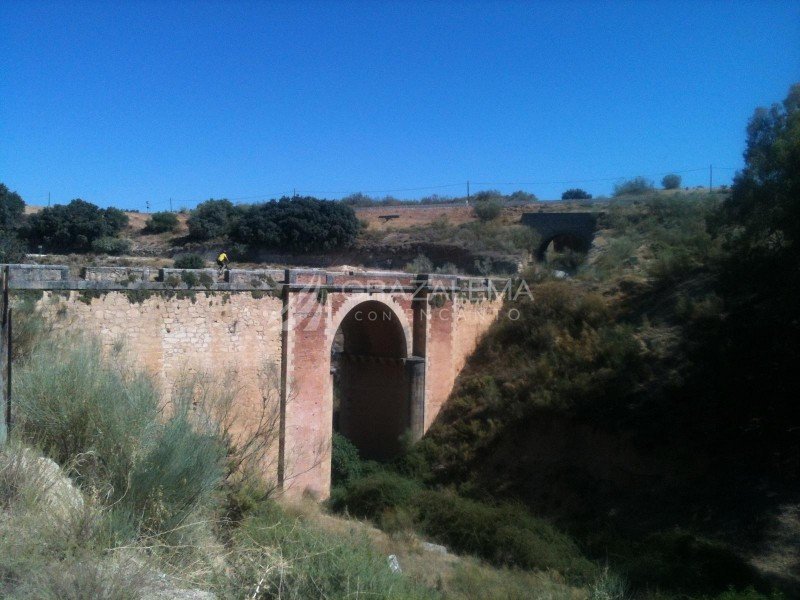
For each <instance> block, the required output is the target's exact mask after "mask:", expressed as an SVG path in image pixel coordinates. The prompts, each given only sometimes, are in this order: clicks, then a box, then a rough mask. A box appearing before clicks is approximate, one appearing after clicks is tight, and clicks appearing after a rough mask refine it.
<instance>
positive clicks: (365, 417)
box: [331, 300, 411, 460]
mask: <svg viewBox="0 0 800 600" xmlns="http://www.w3.org/2000/svg"><path fill="white" fill-rule="evenodd" d="M407 348H408V345H407V340H406V332H405V331H404V327H403V323H402V322H401V320H400V317H399V316H398V314H397V313H396V312H395V311H394V310H393V309H392V308H391V307H390V306H388V305H387V304H385V303H383V302H380V301H378V300H365V301H364V302H361V303H360V304H358V305H356V306H355V307H353V308H351V309H350V310H349V312H348V313H347V314H346V315H345V316H344V318H343V319H342V320H341V323H340V325H339V327H338V329H337V330H336V333H335V335H334V338H333V344H332V347H331V367H332V368H331V371H332V373H333V430H334V431H336V432H339V433H341V434H342V435H344V436H345V437H347V438H348V439H349V440H350V441H351V442H353V444H354V445H355V446H356V447H357V448H358V450H359V452H360V454H361V456H362V457H363V458H367V459H374V460H388V459H391V458H393V457H394V456H396V455H397V454H399V453H400V451H401V450H402V444H401V436H403V434H404V433H405V432H406V431H407V430H408V429H409V428H410V426H411V372H410V369H409V365H410V363H409V361H408V359H409V356H408V350H407Z"/></svg>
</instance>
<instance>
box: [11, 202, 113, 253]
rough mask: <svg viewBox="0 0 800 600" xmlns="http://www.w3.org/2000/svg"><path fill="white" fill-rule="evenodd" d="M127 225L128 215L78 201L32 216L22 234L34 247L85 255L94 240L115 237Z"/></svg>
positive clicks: (50, 208)
mask: <svg viewBox="0 0 800 600" xmlns="http://www.w3.org/2000/svg"><path fill="white" fill-rule="evenodd" d="M127 224H128V216H127V215H126V214H125V213H123V212H122V211H121V210H119V209H117V208H106V209H103V208H99V207H97V206H95V205H94V204H91V203H89V202H85V201H83V200H80V199H76V200H73V201H72V202H70V203H69V204H67V205H60V204H58V205H56V206H52V207H47V208H43V209H42V210H41V211H40V212H38V213H35V214H32V215H30V216H29V217H28V222H27V225H26V226H25V228H24V229H23V231H24V234H25V236H26V237H27V239H28V242H29V243H31V244H32V245H34V246H36V245H39V244H42V245H44V246H45V247H47V248H49V249H54V250H65V251H74V252H86V251H88V250H89V249H90V248H91V246H92V242H93V241H94V240H96V239H98V238H102V237H114V236H116V235H117V234H118V233H119V232H120V231H122V229H124V228H125V227H126V226H127Z"/></svg>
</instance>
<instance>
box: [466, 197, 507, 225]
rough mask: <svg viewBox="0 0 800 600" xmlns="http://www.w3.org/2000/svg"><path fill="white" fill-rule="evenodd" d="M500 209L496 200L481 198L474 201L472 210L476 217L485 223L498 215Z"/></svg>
mask: <svg viewBox="0 0 800 600" xmlns="http://www.w3.org/2000/svg"><path fill="white" fill-rule="evenodd" d="M502 209H503V207H502V206H501V205H500V203H499V202H497V201H496V200H482V201H481V202H476V203H475V206H474V207H473V208H472V212H473V213H474V214H475V216H476V217H478V219H480V220H481V221H483V222H484V223H486V222H488V221H492V220H494V219H496V218H497V217H499V216H500V212H501V211H502Z"/></svg>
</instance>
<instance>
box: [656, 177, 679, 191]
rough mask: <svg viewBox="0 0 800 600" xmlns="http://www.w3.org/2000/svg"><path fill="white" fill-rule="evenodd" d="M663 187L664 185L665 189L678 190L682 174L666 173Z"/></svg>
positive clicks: (662, 183)
mask: <svg viewBox="0 0 800 600" xmlns="http://www.w3.org/2000/svg"><path fill="white" fill-rule="evenodd" d="M661 187H663V188H664V189H665V190H677V189H678V188H679V187H681V176H680V175H676V174H675V173H670V174H668V175H664V177H663V179H662V180H661Z"/></svg>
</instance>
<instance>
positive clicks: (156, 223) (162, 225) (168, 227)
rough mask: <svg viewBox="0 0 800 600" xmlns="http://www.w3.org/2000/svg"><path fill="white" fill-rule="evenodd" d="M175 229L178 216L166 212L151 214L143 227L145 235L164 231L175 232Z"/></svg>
mask: <svg viewBox="0 0 800 600" xmlns="http://www.w3.org/2000/svg"><path fill="white" fill-rule="evenodd" d="M177 228H178V215H176V214H175V213H172V212H166V211H165V212H157V213H153V214H152V215H151V216H150V218H149V219H147V223H145V226H144V230H145V231H146V232H147V233H164V232H166V231H175V230H176V229H177Z"/></svg>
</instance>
